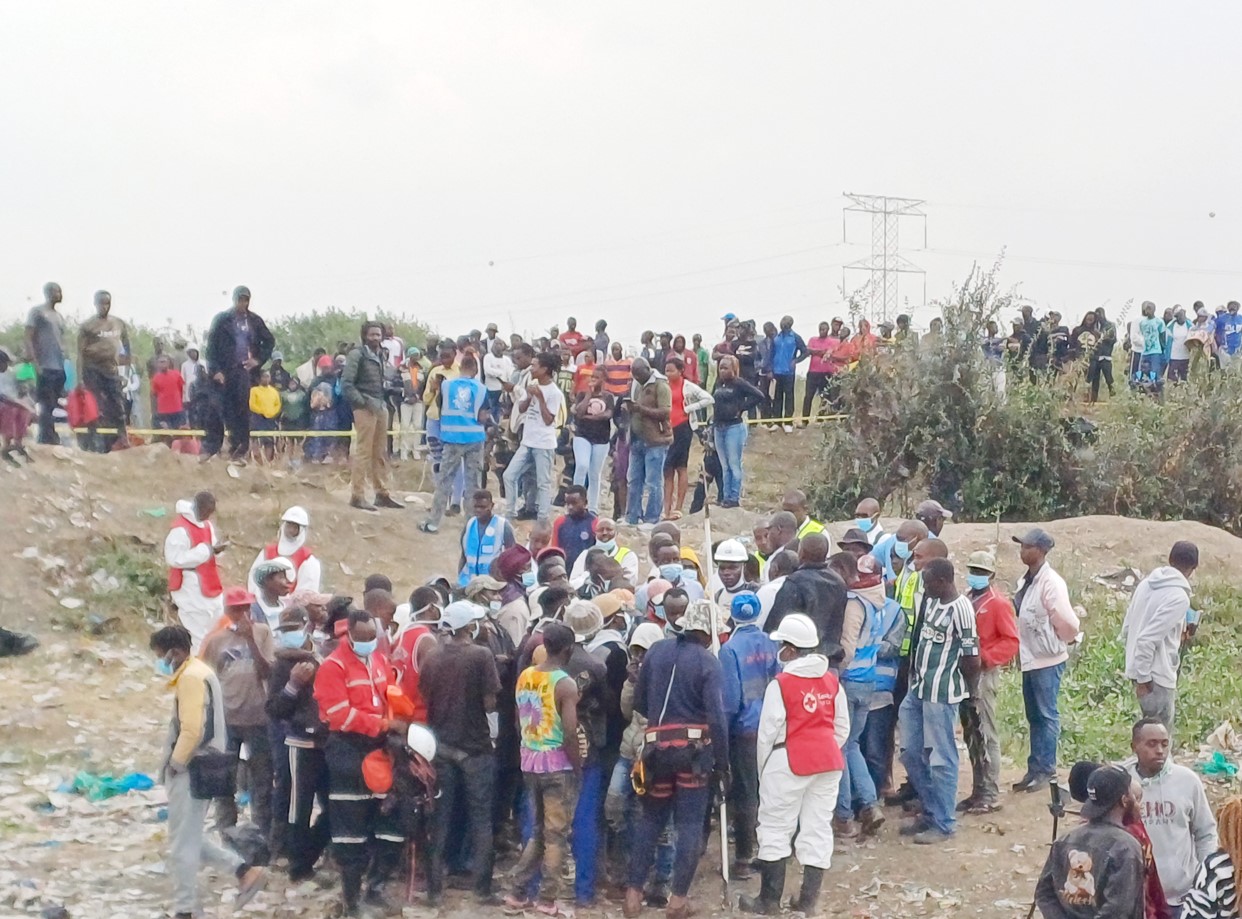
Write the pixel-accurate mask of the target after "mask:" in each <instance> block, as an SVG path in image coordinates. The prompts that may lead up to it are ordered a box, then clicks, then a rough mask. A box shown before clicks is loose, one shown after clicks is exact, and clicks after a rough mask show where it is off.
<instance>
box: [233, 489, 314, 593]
mask: <svg viewBox="0 0 1242 919" xmlns="http://www.w3.org/2000/svg"><path fill="white" fill-rule="evenodd" d="M309 531H310V515H309V514H308V513H306V508H304V507H300V506H299V505H297V504H295V505H293V506H292V507H291V508H289V509H288V510H287V511H285V512H284V513H283V514H281V516H280V530H279V531H278V533H277V536H276V542H269V543H268V544H267V545H266V546H264V547H263V548H262V549H260V550H259V554H258V555H257V556H255V560H254V562H253V563H252V564H251V566H250V574H249V575H248V576H247V578H246V583H247V585H248V588H247V589H248V590H249V591H250V592H251V593H255V592H256V591H257V590H258V589H259V588H258V584H256V583H255V579H254V572H255V569H256V568H258V567H259V566H260V565H262V564H263V563H264V562H270V561H271V560H272V559H276V558H283V559H286V560H288V562H289V564H291V565H292V566H293V574H292V576H291V577H290V580H291V581H292V583H293V592H296V591H299V590H313V591H316V592H317V591H318V590H319V582H320V579H321V577H322V575H323V566H322V565H320V564H319V559H318V558H317V557H316V556H315V550H314V549H312V548H311V547H310V546H308V545H307V544H306V537H307V535H308V533H309Z"/></svg>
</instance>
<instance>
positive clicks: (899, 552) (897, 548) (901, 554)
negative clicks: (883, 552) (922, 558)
mask: <svg viewBox="0 0 1242 919" xmlns="http://www.w3.org/2000/svg"><path fill="white" fill-rule="evenodd" d="M913 554H914V553H913V551H912V550H911V549H910V544H909V543H908V542H901V541H900V540H898V541H897V542H895V543H893V555H895V556H897V557H898V558H899V559H901V560H902V561H903V562H904V561H905V560H906V559H908V558H909V557H910V556H911V555H913Z"/></svg>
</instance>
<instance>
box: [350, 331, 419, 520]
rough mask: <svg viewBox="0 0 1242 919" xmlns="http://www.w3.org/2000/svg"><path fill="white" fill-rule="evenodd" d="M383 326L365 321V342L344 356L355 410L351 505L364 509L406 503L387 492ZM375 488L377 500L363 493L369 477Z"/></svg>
mask: <svg viewBox="0 0 1242 919" xmlns="http://www.w3.org/2000/svg"><path fill="white" fill-rule="evenodd" d="M383 338H384V327H383V326H382V325H380V324H379V323H378V322H364V323H363V324H362V343H361V344H359V345H355V346H354V348H353V350H351V351H350V352H349V354H348V355H347V356H346V358H345V369H344V370H342V371H341V393H342V395H344V397H345V398H346V399H348V400H349V404H350V405H351V406H353V410H354V431H355V434H356V439H355V441H354V456H353V459H352V460H351V462H350V469H349V488H350V492H351V497H350V499H349V506H350V507H356V508H358V510H362V511H374V510H376V509H377V508H380V507H390V508H393V509H395V510H401V509H402V508H404V507H405V505H404V504H402V503H400V502H399V501H395V500H393V497H392V496H391V495H390V494H389V493H388V407H387V406H386V405H385V404H384V379H385V366H386V364H385V354H384V350H383V348H381V347H380V342H381V341H382V340H383ZM368 478H369V479H370V480H371V484H372V485H373V486H374V488H375V503H374V504H371V503H370V502H368V501H367V500H366V498H365V497H364V493H363V489H364V488H365V487H366V483H367V479H368Z"/></svg>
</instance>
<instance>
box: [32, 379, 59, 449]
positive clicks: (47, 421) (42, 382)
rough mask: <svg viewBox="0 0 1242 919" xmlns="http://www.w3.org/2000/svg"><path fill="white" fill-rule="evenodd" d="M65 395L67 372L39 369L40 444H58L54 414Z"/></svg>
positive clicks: (37, 397)
mask: <svg viewBox="0 0 1242 919" xmlns="http://www.w3.org/2000/svg"><path fill="white" fill-rule="evenodd" d="M64 394H65V371H63V370H44V369H43V368H42V367H40V368H39V378H38V382H36V384H35V401H36V402H38V403H39V443H41V444H58V443H60V438H59V437H58V436H57V435H56V418H55V416H54V415H53V414H52V413H53V412H54V411H55V410H56V406H57V405H58V404H59V403H60V397H61V396H63V395H64Z"/></svg>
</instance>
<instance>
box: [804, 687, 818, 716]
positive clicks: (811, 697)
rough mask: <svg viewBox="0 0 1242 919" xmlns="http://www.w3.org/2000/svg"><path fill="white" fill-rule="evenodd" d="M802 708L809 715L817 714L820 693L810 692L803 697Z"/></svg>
mask: <svg viewBox="0 0 1242 919" xmlns="http://www.w3.org/2000/svg"><path fill="white" fill-rule="evenodd" d="M802 707H803V708H804V709H805V710H806V711H807V712H808V713H809V714H812V715H813V714H815V712H816V710H817V709H818V708H819V693H817V692H808V693H805V694H804V695H803V696H802Z"/></svg>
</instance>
